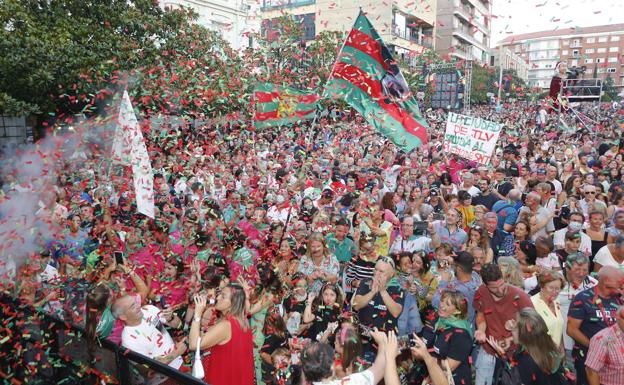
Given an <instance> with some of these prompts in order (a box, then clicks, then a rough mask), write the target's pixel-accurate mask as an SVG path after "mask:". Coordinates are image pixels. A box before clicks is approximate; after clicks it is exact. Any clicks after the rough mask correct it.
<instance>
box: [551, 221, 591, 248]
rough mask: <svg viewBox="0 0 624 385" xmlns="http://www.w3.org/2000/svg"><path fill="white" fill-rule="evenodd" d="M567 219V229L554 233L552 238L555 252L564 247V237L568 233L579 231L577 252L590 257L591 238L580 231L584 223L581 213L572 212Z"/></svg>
mask: <svg viewBox="0 0 624 385" xmlns="http://www.w3.org/2000/svg"><path fill="white" fill-rule="evenodd" d="M569 218H570V219H569V222H568V227H564V228H563V229H560V230H557V231H555V234H554V236H553V243H554V244H555V250H557V249H563V248H564V247H565V235H566V233H567V232H568V231H579V232H580V234H581V246H580V248H579V251H580V252H581V253H583V254H585V255H591V238H590V237H589V235H587V234H585V233H584V232H582V231H581V230H583V223H585V217H584V216H583V213H581V212H578V211H575V212H572V213H570V217H569Z"/></svg>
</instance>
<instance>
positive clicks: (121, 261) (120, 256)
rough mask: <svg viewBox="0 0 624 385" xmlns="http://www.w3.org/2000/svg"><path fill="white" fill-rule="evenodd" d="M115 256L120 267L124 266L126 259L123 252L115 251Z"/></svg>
mask: <svg viewBox="0 0 624 385" xmlns="http://www.w3.org/2000/svg"><path fill="white" fill-rule="evenodd" d="M113 255H114V256H115V262H116V263H117V264H118V265H123V264H124V258H123V252H122V251H115V252H113Z"/></svg>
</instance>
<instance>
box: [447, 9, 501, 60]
mask: <svg viewBox="0 0 624 385" xmlns="http://www.w3.org/2000/svg"><path fill="white" fill-rule="evenodd" d="M437 1H438V3H437V22H436V34H435V40H436V42H435V47H436V51H437V52H438V53H440V54H442V55H450V56H452V57H458V58H460V59H464V60H467V59H470V60H475V61H477V62H479V63H481V64H486V63H487V62H488V60H489V54H488V52H489V46H490V37H491V21H492V3H491V1H490V0H437Z"/></svg>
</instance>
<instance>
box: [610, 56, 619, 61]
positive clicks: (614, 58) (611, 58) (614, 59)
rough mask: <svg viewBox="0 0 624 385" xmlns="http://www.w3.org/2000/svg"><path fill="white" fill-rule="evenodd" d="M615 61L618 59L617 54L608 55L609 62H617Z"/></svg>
mask: <svg viewBox="0 0 624 385" xmlns="http://www.w3.org/2000/svg"><path fill="white" fill-rule="evenodd" d="M617 61H618V58H617V56H616V57H610V58H609V63H617Z"/></svg>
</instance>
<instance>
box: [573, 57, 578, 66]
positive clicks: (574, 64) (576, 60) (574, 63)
mask: <svg viewBox="0 0 624 385" xmlns="http://www.w3.org/2000/svg"><path fill="white" fill-rule="evenodd" d="M577 65H578V59H574V60H572V67H576V66H577Z"/></svg>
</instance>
